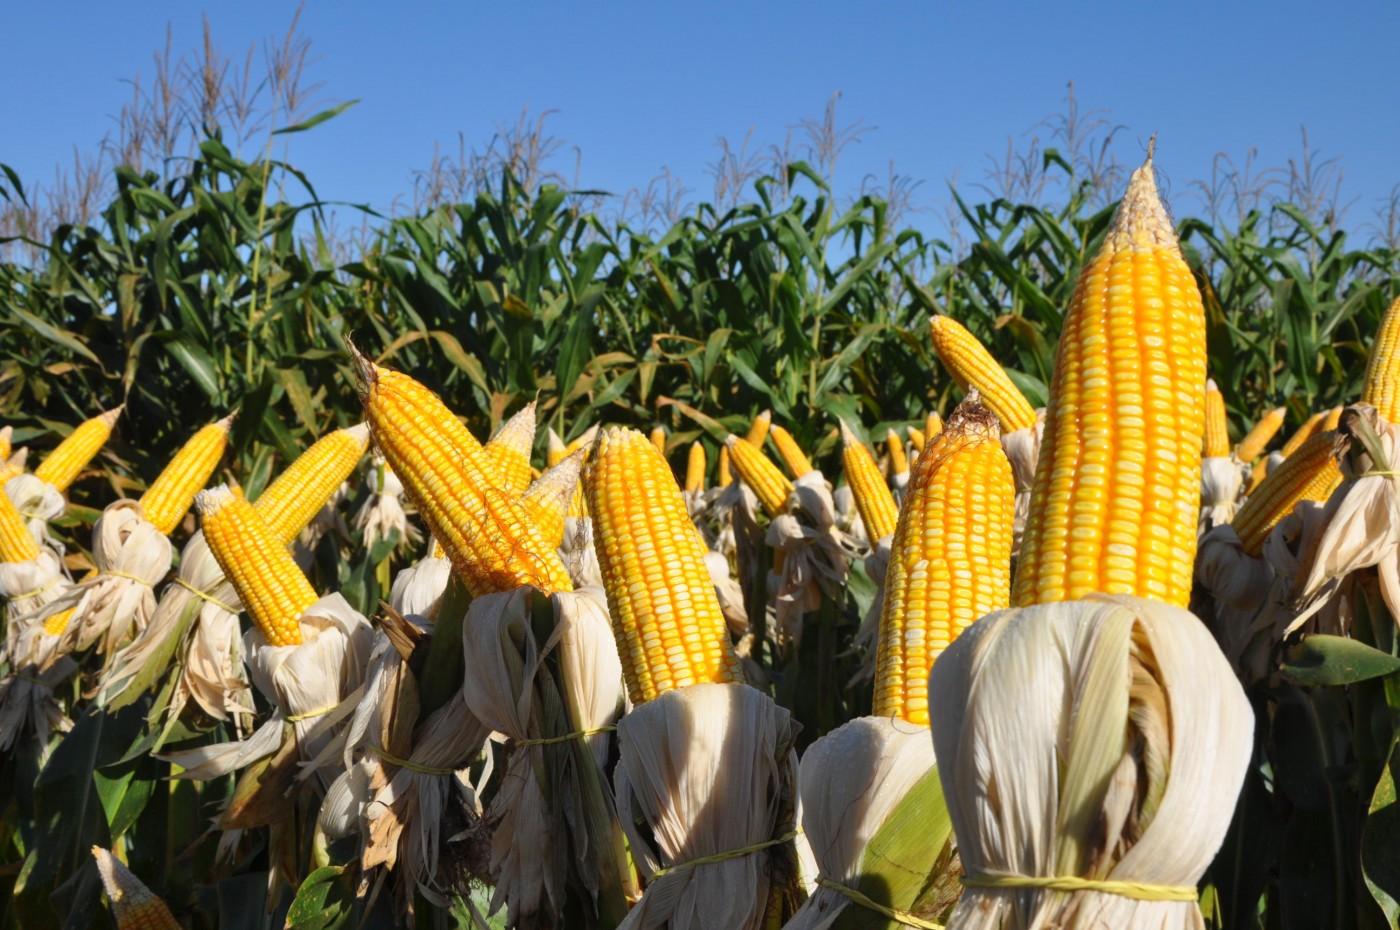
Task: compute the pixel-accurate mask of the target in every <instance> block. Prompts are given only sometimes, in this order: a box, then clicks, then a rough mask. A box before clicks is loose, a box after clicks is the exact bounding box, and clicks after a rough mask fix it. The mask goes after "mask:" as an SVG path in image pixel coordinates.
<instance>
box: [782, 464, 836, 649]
mask: <svg viewBox="0 0 1400 930" xmlns="http://www.w3.org/2000/svg"><path fill="white" fill-rule="evenodd" d="M788 501H789V503H788V510H787V512H786V513H781V514H778V515H777V516H776V517H774V518H773V520H772V522H771V523H769V524H768V533H767V536H766V537H765V542H766V543H767V544H768V546H769V547H770V548H772V549H773V550H774V551H775V553H776V552H781V553H783V558H782V559H781V563H782V564H781V567H780V568H777V569H775V571H774V572H773V573H772V574H771V575H770V576H769V582H768V590H769V592H770V594H771V595H772V598H773V601H772V602H773V606H774V610H775V614H776V616H775V620H776V622H775V623H774V624H773V625H772V626H771V627H770V633H771V634H772V637H773V640H774V643H775V644H776V645H777V646H778V648H779V649H783V650H786V649H789V648H791V649H796V648H798V647H799V646H800V645H801V643H802V621H803V618H804V617H805V616H806V615H807V614H808V613H811V612H814V611H815V610H816V609H817V608H818V607H820V606H821V601H822V597H823V595H825V596H826V597H829V598H836V597H839V596H840V593H841V590H842V588H844V587H845V585H846V580H847V578H848V577H849V573H850V566H849V565H848V564H847V561H846V553H845V551H844V550H843V548H842V539H841V534H840V531H839V530H838V529H837V528H836V504H835V502H834V501H833V500H832V498H831V486H830V485H829V484H827V483H826V479H824V478H823V477H822V476H821V472H817V471H811V472H808V473H807V474H805V475H803V476H802V477H800V478H798V479H797V480H796V481H794V482H793V490H792V494H791V495H790V496H789V498H788Z"/></svg>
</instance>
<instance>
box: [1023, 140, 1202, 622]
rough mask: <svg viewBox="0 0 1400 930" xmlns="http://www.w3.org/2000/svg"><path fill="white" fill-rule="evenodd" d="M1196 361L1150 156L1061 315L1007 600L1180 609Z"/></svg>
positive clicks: (1191, 282)
mask: <svg viewBox="0 0 1400 930" xmlns="http://www.w3.org/2000/svg"><path fill="white" fill-rule="evenodd" d="M1205 368H1206V342H1205V310H1204V308H1203V306H1202V304H1201V295H1200V291H1199V290H1198V289H1197V287H1196V282H1195V279H1194V278H1193V277H1192V274H1191V269H1190V268H1189V267H1188V266H1187V264H1186V262H1185V261H1184V260H1183V259H1182V256H1181V249H1180V246H1179V245H1178V243H1177V238H1176V234H1175V232H1174V231H1173V229H1172V226H1171V222H1170V221H1169V220H1168V218H1167V213H1166V209H1165V208H1164V207H1163V206H1162V202H1161V200H1160V199H1159V198H1158V195H1157V187H1156V184H1155V182H1154V180H1153V176H1152V157H1151V154H1150V153H1149V155H1148V159H1147V162H1146V164H1144V165H1143V166H1142V167H1141V168H1139V169H1138V170H1137V171H1135V172H1133V176H1132V179H1131V180H1130V181H1129V183H1128V189H1127V192H1126V193H1125V194H1124V197H1123V202H1122V204H1120V205H1119V207H1118V212H1117V214H1116V215H1115V216H1114V218H1113V222H1112V225H1111V226H1110V227H1109V230H1108V234H1107V237H1106V238H1105V240H1104V244H1103V246H1102V247H1101V248H1100V249H1099V252H1098V254H1097V255H1095V256H1094V258H1093V259H1092V260H1091V261H1090V262H1089V264H1088V265H1087V266H1086V267H1085V268H1084V270H1083V272H1082V273H1081V274H1080V276H1079V281H1078V283H1077V285H1076V286H1075V291H1074V296H1073V297H1072V298H1071V300H1070V305H1069V309H1068V311H1067V313H1066V314H1065V321H1064V329H1063V331H1062V333H1061V335H1060V346H1059V350H1058V354H1057V356H1056V359H1055V371H1054V376H1053V378H1052V381H1051V386H1050V403H1049V406H1048V407H1047V408H1046V415H1045V433H1044V438H1043V440H1042V443H1041V449H1040V453H1041V454H1040V462H1039V464H1038V467H1037V469H1036V473H1035V483H1034V488H1033V491H1032V497H1031V504H1030V515H1029V519H1028V521H1027V526H1026V533H1025V538H1024V540H1023V542H1022V548H1021V555H1020V564H1019V566H1018V569H1017V578H1016V589H1015V603H1016V605H1017V606H1026V605H1029V604H1041V603H1047V602H1053V601H1064V600H1076V599H1078V598H1080V597H1082V596H1083V595H1085V594H1088V593H1091V592H1095V591H1098V592H1104V593H1109V594H1132V595H1136V596H1138V597H1145V598H1149V599H1153V600H1158V601H1164V602H1166V603H1168V604H1174V605H1177V606H1185V604H1186V603H1187V601H1188V600H1189V598H1190V595H1191V579H1192V566H1193V562H1194V560H1195V554H1196V524H1197V520H1198V518H1199V513H1200V497H1201V446H1202V439H1203V435H1204V432H1205V422H1204V420H1205V384H1206V370H1205Z"/></svg>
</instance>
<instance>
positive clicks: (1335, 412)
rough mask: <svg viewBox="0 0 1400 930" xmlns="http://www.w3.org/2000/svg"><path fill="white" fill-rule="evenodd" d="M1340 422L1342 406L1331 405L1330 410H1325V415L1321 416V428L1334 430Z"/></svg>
mask: <svg viewBox="0 0 1400 930" xmlns="http://www.w3.org/2000/svg"><path fill="white" fill-rule="evenodd" d="M1341 422H1342V408H1341V407H1333V408H1332V409H1331V410H1329V411H1327V416H1326V417H1324V418H1323V420H1322V428H1323V430H1334V429H1336V428H1337V427H1338V426H1340V425H1341Z"/></svg>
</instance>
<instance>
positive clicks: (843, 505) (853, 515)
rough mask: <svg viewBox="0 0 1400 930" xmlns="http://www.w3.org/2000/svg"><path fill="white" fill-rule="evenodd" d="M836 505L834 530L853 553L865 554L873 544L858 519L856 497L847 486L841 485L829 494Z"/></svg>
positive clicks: (863, 524) (861, 521) (858, 509)
mask: <svg viewBox="0 0 1400 930" xmlns="http://www.w3.org/2000/svg"><path fill="white" fill-rule="evenodd" d="M831 500H832V503H834V504H835V505H836V528H837V529H838V530H840V531H841V535H842V537H843V539H844V540H845V542H846V545H847V547H848V548H849V549H851V550H852V551H853V552H857V553H860V552H866V551H868V550H869V549H870V548H871V546H872V545H873V544H874V541H873V540H871V538H870V534H869V533H867V532H866V530H865V521H863V520H862V519H861V518H860V508H859V507H857V506H856V495H855V492H853V491H852V490H851V486H850V485H849V484H843V485H841V486H840V487H839V488H837V489H836V490H835V491H833V492H832V494H831Z"/></svg>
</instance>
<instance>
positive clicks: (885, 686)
mask: <svg viewBox="0 0 1400 930" xmlns="http://www.w3.org/2000/svg"><path fill="white" fill-rule="evenodd" d="M1001 425H1002V424H1000V423H999V421H998V417H997V415H996V414H995V413H993V412H992V411H991V410H990V409H989V408H987V407H984V406H982V405H981V404H980V403H979V402H978V401H977V394H976V389H975V388H974V389H973V392H972V393H969V395H968V400H967V401H964V402H963V404H962V405H960V406H959V407H958V409H957V410H956V411H954V412H953V415H952V416H951V417H950V418H949V419H948V427H947V429H945V430H944V431H943V432H942V433H940V434H939V436H938V439H937V440H936V441H935V442H934V443H933V444H932V445H931V446H929V448H928V451H927V452H926V453H925V454H923V455H921V456H919V460H918V462H917V463H916V464H915V466H914V472H913V474H911V475H910V477H909V487H908V489H907V490H906V491H905V492H904V503H903V505H902V506H901V507H900V511H899V526H898V528H897V529H896V530H895V534H894V542H893V545H892V546H891V547H890V552H891V554H892V555H891V559H890V566H889V569H888V571H887V574H886V576H885V603H884V608H883V611H882V613H881V616H880V639H879V647H878V651H877V654H876V661H875V668H876V671H875V697H874V701H875V703H874V709H873V713H874V715H875V716H877V717H891V716H893V717H900V718H902V719H904V720H907V721H908V722H910V723H912V724H914V725H916V726H928V722H929V713H928V712H929V707H928V674H929V670H930V669H931V668H932V667H933V663H934V660H935V659H937V657H938V655H939V654H940V653H942V651H943V650H944V649H946V648H948V646H949V644H950V643H952V641H953V640H954V639H956V638H957V636H958V634H960V633H961V632H962V631H963V630H964V629H966V628H967V627H968V626H970V625H971V624H972V623H974V622H975V621H976V620H978V619H979V618H981V617H982V616H984V615H986V614H989V613H991V612H992V611H994V610H1001V609H1002V608H1004V607H1007V606H1009V605H1010V603H1011V543H1012V536H1013V524H1014V522H1015V512H1016V486H1015V482H1014V480H1013V479H1012V475H1011V463H1010V461H1008V460H1007V458H1006V453H1005V452H1003V451H1002V448H1001V442H1000V441H999V440H998V439H997V435H998V433H999V431H1000V430H999V427H1000V426H1001Z"/></svg>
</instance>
